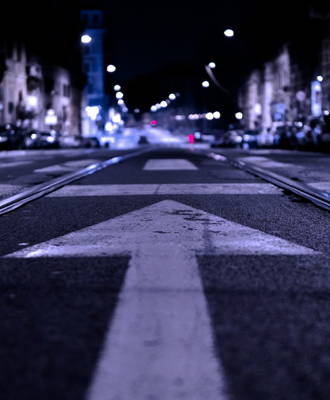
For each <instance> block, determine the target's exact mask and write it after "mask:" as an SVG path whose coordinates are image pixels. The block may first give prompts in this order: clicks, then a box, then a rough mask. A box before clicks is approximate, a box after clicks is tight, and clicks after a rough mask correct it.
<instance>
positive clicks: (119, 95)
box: [116, 92, 124, 100]
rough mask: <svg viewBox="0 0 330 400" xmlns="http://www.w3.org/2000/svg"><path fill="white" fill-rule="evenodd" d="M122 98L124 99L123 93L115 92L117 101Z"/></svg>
mask: <svg viewBox="0 0 330 400" xmlns="http://www.w3.org/2000/svg"><path fill="white" fill-rule="evenodd" d="M123 97H124V93H122V92H117V93H116V98H117V99H119V100H120V99H122V98H123Z"/></svg>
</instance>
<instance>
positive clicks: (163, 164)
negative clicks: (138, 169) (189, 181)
mask: <svg viewBox="0 0 330 400" xmlns="http://www.w3.org/2000/svg"><path fill="white" fill-rule="evenodd" d="M143 169H144V170H145V171H176V170H180V171H197V170H198V168H197V167H196V166H195V165H194V164H193V163H192V162H190V161H188V160H185V159H181V158H163V159H151V160H148V161H147V162H146V164H145V166H144V168H143Z"/></svg>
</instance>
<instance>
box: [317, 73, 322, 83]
mask: <svg viewBox="0 0 330 400" xmlns="http://www.w3.org/2000/svg"><path fill="white" fill-rule="evenodd" d="M316 79H317V80H318V81H319V82H321V83H322V82H323V81H324V78H323V76H322V75H318V76H317V77H316Z"/></svg>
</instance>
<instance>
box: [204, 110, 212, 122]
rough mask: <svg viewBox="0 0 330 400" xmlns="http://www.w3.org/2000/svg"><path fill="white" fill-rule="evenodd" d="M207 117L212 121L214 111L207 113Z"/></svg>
mask: <svg viewBox="0 0 330 400" xmlns="http://www.w3.org/2000/svg"><path fill="white" fill-rule="evenodd" d="M205 118H206V119H207V120H208V121H212V119H213V118H214V117H213V113H211V112H209V113H207V114H206V115H205Z"/></svg>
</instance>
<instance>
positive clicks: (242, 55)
mask: <svg viewBox="0 0 330 400" xmlns="http://www.w3.org/2000/svg"><path fill="white" fill-rule="evenodd" d="M310 3H313V5H314V6H318V7H320V5H321V6H322V4H323V3H322V2H317V1H310ZM317 3H318V4H317ZM90 4H92V5H93V6H94V7H97V5H98V4H99V5H100V6H101V7H103V8H104V9H105V11H106V16H107V17H106V25H107V30H108V33H107V35H106V61H107V62H109V63H110V62H111V63H113V64H115V65H116V66H117V67H118V71H117V72H116V75H115V76H111V80H110V79H109V78H110V77H108V81H107V87H108V88H109V90H110V87H111V86H112V84H113V83H114V81H116V83H117V82H118V83H119V84H121V85H122V86H123V87H124V88H125V94H126V95H127V101H128V104H129V106H131V107H139V108H142V109H143V108H149V107H150V105H151V104H153V103H155V102H158V101H160V100H162V99H163V97H164V96H167V95H168V93H169V92H171V91H177V92H182V91H183V92H185V93H189V94H190V95H191V98H194V99H195V101H196V97H197V98H198V97H200V94H199V90H200V82H201V81H202V80H203V79H206V74H205V71H204V69H203V68H204V67H203V66H204V65H205V64H206V63H208V62H209V61H215V62H216V63H217V69H216V76H217V78H218V79H219V81H220V82H221V84H222V85H223V86H225V87H226V88H227V89H228V90H229V93H230V95H224V94H223V93H219V91H218V90H215V89H212V90H213V91H212V90H210V96H209V98H210V101H211V102H215V103H217V102H218V103H219V104H221V102H223V101H227V102H229V103H230V102H231V101H234V100H233V99H234V98H235V93H236V92H235V91H236V89H237V87H239V85H240V83H241V82H242V80H243V78H244V74H245V73H246V72H247V71H248V70H249V69H250V68H252V67H254V66H255V65H258V63H260V62H262V61H263V60H264V59H265V58H267V57H270V56H272V54H273V53H274V52H275V51H276V49H277V48H278V47H279V45H280V44H282V43H284V42H285V41H287V40H290V39H291V38H292V37H294V36H297V35H299V32H301V31H302V30H303V29H304V26H305V24H306V21H307V16H308V14H309V13H308V10H309V6H310V4H309V5H308V4H307V3H306V2H299V3H298V2H296V3H295V2H292V1H288V0H286V1H284V0H277V1H274V2H265V1H258V0H251V1H246V0H231V1H218V2H217V3H214V2H213V1H209V0H204V1H202V2H199V3H193V2H188V1H184V0H180V1H176V2H169V1H166V2H163V3H162V2H160V1H158V2H143V1H139V2H131V3H130V2H120V1H106V0H104V1H100V2H98V1H95V0H94V1H83V0H65V1H64V0H56V1H55V0H47V1H40V0H30V1H29V2H26V1H25V2H21V3H20V5H19V7H18V6H17V3H16V2H15V4H14V5H13V6H12V7H11V8H10V7H7V9H5V10H4V9H2V12H1V19H2V23H1V27H0V29H1V31H2V32H1V37H17V38H18V39H20V38H22V39H23V40H24V41H25V42H27V43H28V44H29V47H30V48H33V50H34V51H35V53H36V54H38V55H40V56H42V57H43V58H44V59H46V60H48V61H49V62H51V63H58V64H62V65H65V66H68V67H70V68H71V69H72V70H73V71H74V72H75V73H76V74H77V75H79V67H80V61H79V45H80V43H79V30H80V24H79V10H80V9H81V8H84V7H86V6H87V7H88V6H90ZM18 9H19V10H20V13H17V10H18ZM228 27H231V28H233V29H235V31H236V33H237V36H236V37H235V38H234V39H225V38H224V36H223V31H224V29H226V28H228ZM188 97H189V96H188ZM216 105H217V104H215V105H214V106H216ZM196 107H200V104H198V101H197V102H196Z"/></svg>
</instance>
